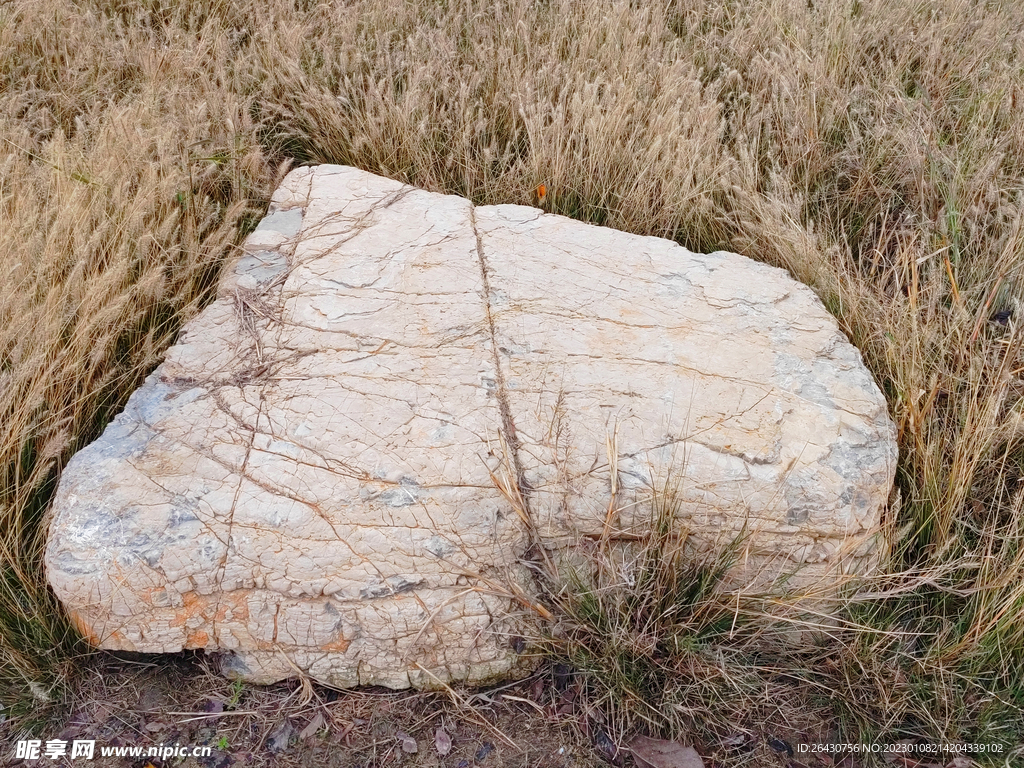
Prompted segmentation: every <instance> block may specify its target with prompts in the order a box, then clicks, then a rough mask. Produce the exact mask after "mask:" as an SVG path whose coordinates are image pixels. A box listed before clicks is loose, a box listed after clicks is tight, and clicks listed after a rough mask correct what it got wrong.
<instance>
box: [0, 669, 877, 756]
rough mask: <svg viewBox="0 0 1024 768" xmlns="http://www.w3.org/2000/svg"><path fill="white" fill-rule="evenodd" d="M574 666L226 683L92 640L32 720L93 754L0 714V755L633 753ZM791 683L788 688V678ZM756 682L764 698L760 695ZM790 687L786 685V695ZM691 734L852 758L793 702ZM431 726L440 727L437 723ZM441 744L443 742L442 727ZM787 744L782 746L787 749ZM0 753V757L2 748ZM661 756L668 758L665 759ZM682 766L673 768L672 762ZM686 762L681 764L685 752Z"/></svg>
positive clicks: (746, 752) (711, 748)
mask: <svg viewBox="0 0 1024 768" xmlns="http://www.w3.org/2000/svg"><path fill="white" fill-rule="evenodd" d="M578 690H579V687H578V685H577V683H576V681H575V680H574V677H573V675H572V674H571V673H570V672H568V671H566V670H564V669H563V668H559V667H551V666H548V667H546V668H542V669H541V670H540V671H538V672H537V673H535V674H534V675H533V676H532V677H530V678H527V679H526V680H522V681H518V682H516V683H513V684H510V685H505V686H502V687H498V688H492V689H486V690H452V691H448V692H440V693H427V692H394V691H389V690H387V689H381V688H376V689H374V688H369V689H361V690H357V691H336V690H333V689H330V688H327V687H323V686H320V685H315V684H309V683H302V682H299V681H290V682H286V683H280V684H278V685H273V686H254V685H245V684H240V683H237V682H235V683H233V682H231V681H228V680H226V679H224V678H223V677H221V676H219V675H218V674H217V673H216V672H215V663H214V662H213V661H212V660H209V659H206V658H203V657H202V656H198V657H197V656H191V655H188V654H181V655H177V656H170V657H164V658H161V659H160V660H159V661H154V660H149V659H146V658H139V659H125V658H117V657H115V656H113V655H109V654H98V655H96V656H94V657H92V658H91V659H90V660H89V661H88V662H87V664H86V669H85V671H84V672H83V673H82V677H81V681H80V684H78V685H77V686H76V689H75V698H74V700H73V701H72V702H71V703H70V704H69V706H67V707H66V708H65V709H64V710H63V712H62V713H61V715H59V716H57V717H55V718H51V719H50V721H49V722H47V723H40V724H37V727H36V729H35V738H38V739H40V740H41V741H42V742H43V743H44V745H45V742H46V741H47V740H52V739H61V740H64V741H67V742H68V745H69V746H68V749H69V750H70V744H71V742H73V741H74V740H76V739H79V740H81V739H86V740H95V756H94V758H93V759H92V760H84V759H82V758H77V759H75V760H70V759H69V758H67V757H64V758H58V759H57V760H48V759H45V758H41V759H39V760H36V761H27V760H23V759H17V758H16V757H15V754H16V746H15V745H16V741H17V740H18V739H20V738H25V734H24V733H14V732H13V729H12V728H11V727H10V724H5V725H0V744H4V743H6V745H7V746H5V747H4V749H3V752H2V754H0V765H3V766H7V765H10V766H21V765H67V766H84V765H88V766H96V767H97V768H170V767H171V766H175V768H232V767H234V766H238V767H239V768H241V767H242V766H244V767H245V768H292V766H323V767H324V768H335V767H337V768H341V767H342V766H344V767H345V768H357V767H358V768H370V767H371V766H373V767H374V768H376V767H377V766H403V767H407V768H420V767H423V768H426V767H427V766H438V767H440V766H444V767H445V768H527V766H529V767H531V768H532V767H533V766H537V767H538V768H540V767H542V768H578V767H582V766H598V765H618V766H623V767H624V768H628V767H629V766H634V765H637V766H639V765H642V764H641V763H640V762H639V761H638V760H637V759H636V757H635V756H634V755H633V754H632V753H631V751H630V749H629V747H628V745H626V744H623V743H616V742H621V740H620V739H614V738H612V737H611V736H610V735H609V734H608V733H607V732H606V731H605V729H604V728H603V727H602V724H601V720H602V716H601V714H600V713H598V712H596V711H594V710H593V709H591V708H589V707H588V706H587V704H586V702H585V701H583V697H581V696H579V695H577V694H578ZM789 693H791V692H789ZM772 695H773V694H772V692H770V691H766V692H765V696H766V701H767V700H769V699H771V698H772ZM787 698H788V697H787ZM756 719H757V720H760V722H754V721H752V722H750V723H749V728H747V729H746V730H744V731H737V732H736V733H732V734H723V735H722V737H721V738H720V739H719V740H718V743H711V742H708V741H706V740H705V741H701V742H697V741H695V742H694V743H693V744H692V746H693V747H694V748H695V749H696V750H697V752H698V753H699V754H700V755H701V757H702V758H703V760H704V765H705V766H706V767H707V768H724V767H725V766H745V767H749V768H768V767H769V766H770V767H772V768H782V767H785V768H824V767H825V766H838V765H841V766H842V768H859V764H858V763H855V762H853V761H852V760H849V759H848V760H847V761H846V762H840V761H833V760H832V759H831V758H828V757H827V756H824V755H821V756H810V755H808V754H800V753H799V750H800V746H799V745H801V744H815V743H822V742H825V741H827V740H828V728H826V727H824V726H823V725H822V723H821V722H820V721H819V722H813V721H807V719H806V718H801V717H800V716H799V715H798V714H797V713H790V714H788V715H787V714H785V713H782V712H779V713H778V717H777V718H776V719H775V721H774V722H765V721H764V720H763V716H760V714H759V716H758V717H756ZM439 730H440V731H441V732H442V733H441V734H440V735H438V731H439ZM445 737H448V739H450V742H451V744H450V747H449V748H448V750H447V752H446V753H445V754H441V753H442V752H445V748H446V739H445ZM175 745H178V746H180V747H184V748H187V749H191V748H194V747H203V746H208V747H210V754H209V755H208V756H197V757H193V756H185V757H177V756H169V757H165V758H163V759H160V758H157V757H148V758H147V757H146V756H145V753H143V755H142V756H135V757H130V756H102V755H101V754H100V749H101V747H108V748H109V747H115V748H116V747H129V748H130V747H143V748H144V749H148V748H150V747H158V748H159V747H165V748H166V747H172V746H175ZM788 749H793V750H794V756H790V755H789V754H788ZM5 761H6V762H5ZM672 765H675V764H674V763H673V764H672ZM680 768H683V766H682V764H680ZM685 768H689V766H686V767H685Z"/></svg>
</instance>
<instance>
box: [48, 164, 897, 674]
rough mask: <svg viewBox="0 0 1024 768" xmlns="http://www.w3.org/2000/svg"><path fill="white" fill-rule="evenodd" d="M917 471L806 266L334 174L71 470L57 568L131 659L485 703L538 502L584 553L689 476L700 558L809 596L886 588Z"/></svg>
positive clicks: (281, 224) (677, 490)
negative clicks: (888, 553)
mask: <svg viewBox="0 0 1024 768" xmlns="http://www.w3.org/2000/svg"><path fill="white" fill-rule="evenodd" d="M895 465H896V447H895V430H894V427H893V424H892V422H891V421H890V419H889V417H888V415H887V412H886V407H885V401H884V399H883V397H882V395H881V393H880V392H879V390H878V388H877V387H876V385H875V384H874V382H873V381H872V379H871V377H870V375H869V374H868V371H867V370H866V369H865V367H864V365H863V363H862V361H861V358H860V355H859V353H858V352H857V350H856V349H855V348H854V347H853V346H851V345H850V343H849V342H848V341H847V340H846V338H845V337H844V336H843V335H842V334H841V333H840V331H839V330H838V328H837V326H836V323H835V321H834V320H833V318H832V317H831V316H830V315H829V314H828V313H827V312H826V311H825V309H824V308H823V307H822V305H821V303H820V301H819V300H818V299H817V298H816V297H815V295H814V294H813V293H812V292H811V291H810V290H809V289H808V288H806V287H804V286H802V285H800V284H798V283H796V282H795V281H794V280H792V279H791V278H790V277H789V276H788V275H787V274H786V273H785V272H784V271H782V270H779V269H775V268H772V267H768V266H765V265H763V264H759V263H756V262H754V261H751V260H749V259H746V258H744V257H741V256H737V255H735V254H731V253H725V252H719V253H712V254H706V255H703V254H693V253H690V252H688V251H686V250H685V249H683V248H681V247H679V246H678V245H676V244H674V243H672V242H669V241H666V240H662V239H659V238H653V237H638V236H634V235H629V234H625V233H622V232H618V231H614V230H610V229H605V228H601V227H596V226H590V225H586V224H581V223H578V222H575V221H572V220H570V219H566V218H563V217H560V216H554V215H549V214H544V213H542V212H541V211H539V210H536V209H533V208H525V207H521V206H514V205H501V206H490V207H474V206H473V205H472V204H471V203H470V202H469V201H468V200H465V199H462V198H459V197H452V196H446V195H439V194H433V193H429V192H425V191H422V190H418V189H414V188H411V187H407V186H404V185H402V184H400V183H398V182H395V181H391V180H388V179H384V178H381V177H378V176H374V175H371V174H368V173H365V172H362V171H359V170H356V169H353V168H347V167H341V166H327V165H324V166H318V167H315V168H300V169H297V170H295V171H293V172H292V173H290V174H289V175H288V177H287V178H286V179H285V181H284V183H283V184H282V186H281V188H280V189H278V191H277V192H276V194H275V195H274V199H273V203H272V205H271V207H270V212H269V213H268V215H267V217H266V218H265V219H264V220H263V222H262V223H261V224H260V226H259V227H258V228H257V229H256V231H255V232H253V233H252V234H251V235H250V236H249V238H248V240H247V241H246V253H245V255H244V256H243V257H242V258H241V259H240V260H239V262H238V263H237V265H236V266H235V268H234V270H233V271H232V272H230V273H229V274H228V275H227V276H226V277H225V279H224V280H223V282H222V284H221V287H220V293H219V298H218V299H217V301H215V302H214V303H213V304H211V305H210V306H209V307H208V308H207V309H206V310H205V311H204V312H203V313H202V314H201V315H200V316H199V317H197V318H196V319H195V320H194V321H193V322H191V323H190V324H189V325H188V326H187V327H186V328H185V329H184V331H183V333H182V336H181V339H180V340H179V342H178V343H177V344H176V345H175V346H174V347H172V348H171V350H170V351H169V352H168V354H167V358H166V360H165V362H164V363H163V364H162V365H161V366H160V367H159V368H157V370H156V371H154V373H153V374H152V375H151V376H150V377H149V378H148V379H147V380H146V383H145V385H144V386H143V387H142V388H141V389H139V390H138V391H137V392H136V393H135V394H134V395H132V397H131V399H130V400H129V402H128V405H127V407H126V408H125V410H124V412H123V413H122V414H121V415H119V416H118V417H117V419H116V420H115V421H114V422H113V423H112V424H110V426H109V427H108V428H107V430H106V431H105V432H104V434H103V436H102V437H101V438H100V439H99V440H97V441H96V442H95V443H93V444H92V445H90V446H88V447H87V448H85V449H84V450H82V451H81V452H79V453H78V454H77V455H76V456H75V457H74V458H73V459H72V461H71V462H70V463H69V464H68V466H67V468H66V469H65V470H64V473H63V476H62V478H61V481H60V486H59V489H58V492H57V495H56V499H55V502H54V507H53V516H52V520H51V524H50V535H49V542H48V546H47V550H46V566H47V572H48V576H49V579H50V583H51V584H52V586H53V588H54V590H55V591H56V593H57V595H58V596H59V597H60V598H61V600H62V601H63V602H64V604H65V605H66V606H67V608H68V609H69V611H70V612H71V614H72V616H73V617H74V619H75V621H76V623H77V624H78V626H79V627H80V629H81V630H82V631H83V633H84V634H85V635H86V636H87V637H88V638H89V639H90V641H91V642H93V643H94V644H96V645H98V646H100V647H103V648H108V649H117V650H131V651H141V652H172V651H178V650H181V649H183V648H203V649H207V650H210V651H223V652H226V663H227V666H228V668H229V671H231V672H232V673H233V674H235V675H238V676H241V677H244V678H247V679H249V680H252V681H254V682H270V681H274V680H278V679H282V678H285V677H291V676H294V675H296V674H298V673H299V672H302V673H305V674H308V675H310V676H312V677H313V678H316V679H319V680H322V681H324V682H327V683H330V684H333V685H336V686H343V687H345V686H353V685H357V684H380V685H386V686H390V687H395V688H401V687H406V686H416V687H433V686H436V685H439V684H440V683H441V682H448V681H459V680H461V681H467V682H483V681H489V680H493V679H495V678H496V677H499V676H501V675H506V674H510V673H511V672H513V671H514V669H515V668H516V664H517V657H516V654H515V651H514V650H513V646H519V647H521V644H519V643H518V642H516V641H515V640H514V638H515V636H516V635H517V634H518V633H519V632H520V631H522V630H523V628H524V627H523V624H524V622H526V621H528V620H529V618H528V612H527V611H525V610H524V609H523V608H522V604H523V601H522V600H518V601H517V599H516V598H515V595H516V594H519V595H520V597H521V596H522V595H524V594H527V593H529V592H530V590H531V583H530V575H529V573H530V571H529V569H528V568H527V566H526V565H524V564H523V563H522V562H521V559H522V558H523V557H524V555H525V553H526V550H527V548H528V546H529V541H528V539H529V537H528V535H527V531H526V528H525V526H524V524H523V522H522V518H521V515H520V514H519V513H517V510H516V509H515V508H514V507H513V505H512V504H511V503H510V501H509V497H510V496H511V497H516V496H517V495H521V497H522V498H523V500H524V503H525V506H526V507H527V509H526V512H527V513H528V514H529V515H530V516H531V517H532V519H533V521H534V524H535V527H536V530H537V531H538V532H539V534H540V536H541V538H542V540H543V541H544V542H545V543H546V544H547V545H548V546H549V547H550V548H551V550H552V551H555V552H557V551H559V550H562V551H565V548H566V547H571V546H572V542H573V541H574V540H578V539H579V537H580V536H581V535H582V536H591V537H593V536H599V535H601V534H602V533H605V532H606V529H605V526H606V518H607V517H608V515H607V512H608V509H609V507H610V506H611V507H612V508H613V509H615V508H619V509H620V510H621V511H620V512H618V513H617V514H613V515H612V516H611V518H610V519H608V520H607V524H609V525H610V527H609V528H608V530H607V532H608V534H609V535H611V536H617V535H619V533H620V532H623V531H626V532H627V533H628V531H630V530H635V529H634V528H633V527H632V526H634V525H637V524H639V523H638V521H639V520H640V519H641V518H642V515H641V514H640V510H642V509H643V504H644V502H645V500H649V499H650V498H651V495H652V493H654V492H656V491H660V490H663V489H664V488H666V487H671V488H672V489H674V494H675V496H674V498H675V499H676V503H677V504H678V509H679V525H680V526H686V527H687V528H689V529H690V531H691V532H692V533H691V535H692V540H693V541H695V542H698V544H699V545H700V546H705V547H712V546H715V545H718V544H723V543H726V542H728V541H729V540H731V539H733V538H735V537H736V536H737V535H738V534H740V533H741V532H745V534H746V539H745V543H744V550H743V563H744V564H745V565H744V566H743V567H738V568H737V570H736V578H737V579H739V580H743V579H752V580H754V581H756V583H758V584H766V583H770V582H773V581H775V582H776V583H779V582H778V581H777V580H778V579H779V578H782V579H783V580H785V579H786V578H789V581H788V582H787V583H789V584H790V585H793V584H806V583H809V581H812V580H815V579H822V578H826V579H833V580H834V579H835V578H836V574H837V573H839V572H847V573H849V572H854V573H863V572H865V571H866V570H869V569H870V568H872V567H874V565H875V563H876V561H877V558H878V552H879V551H881V550H882V549H883V548H884V542H881V541H880V540H879V530H880V523H881V514H882V511H883V509H884V508H885V503H886V500H887V497H888V494H889V491H890V488H891V485H892V480H893V473H894V471H895ZM612 467H614V469H615V483H614V487H615V494H614V499H613V498H612V487H613V483H612V482H611V481H612V477H611V474H612V470H611V468H612ZM502 484H504V485H505V493H503V492H502V491H501V490H500V489H499V487H498V486H499V485H502ZM509 489H512V491H513V492H512V493H511V494H510V493H509Z"/></svg>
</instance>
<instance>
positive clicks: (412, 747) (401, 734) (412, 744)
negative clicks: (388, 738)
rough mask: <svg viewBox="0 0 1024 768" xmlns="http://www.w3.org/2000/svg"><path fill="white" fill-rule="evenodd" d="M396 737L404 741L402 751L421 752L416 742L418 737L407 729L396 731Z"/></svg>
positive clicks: (408, 752)
mask: <svg viewBox="0 0 1024 768" xmlns="http://www.w3.org/2000/svg"><path fill="white" fill-rule="evenodd" d="M395 738H396V739H398V740H399V741H400V742H402V751H403V752H405V753H406V754H409V755H412V754H415V753H416V752H419V750H420V748H419V746H418V745H417V744H416V739H414V738H413V737H412V736H410V735H409V734H408V733H406V732H405V731H395Z"/></svg>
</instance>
